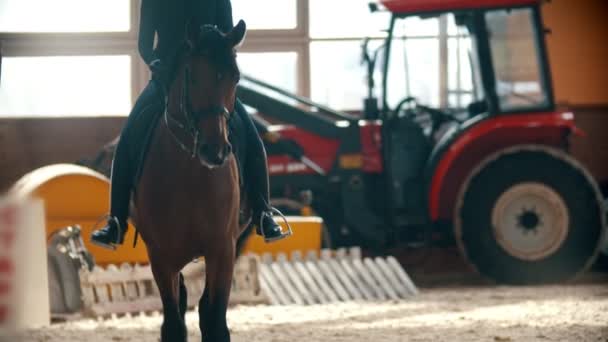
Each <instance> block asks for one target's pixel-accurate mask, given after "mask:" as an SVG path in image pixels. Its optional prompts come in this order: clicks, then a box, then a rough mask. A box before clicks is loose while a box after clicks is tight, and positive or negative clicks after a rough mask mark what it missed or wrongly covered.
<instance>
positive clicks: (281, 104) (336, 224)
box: [239, 0, 606, 284]
mask: <svg viewBox="0 0 608 342" xmlns="http://www.w3.org/2000/svg"><path fill="white" fill-rule="evenodd" d="M379 5H381V7H384V8H381V7H380V6H378V5H370V8H371V9H372V10H388V11H390V12H391V13H392V15H391V20H390V27H389V30H388V34H387V37H386V39H385V41H384V44H383V45H382V46H381V47H380V48H379V49H378V50H377V51H376V52H375V53H373V54H370V53H368V52H367V49H365V56H366V60H367V61H368V63H369V70H370V76H369V80H370V82H369V83H370V92H369V96H368V98H367V99H365V102H364V103H365V110H364V112H363V114H362V116H355V115H350V114H346V113H341V112H338V111H334V110H331V109H329V108H326V107H324V106H322V105H319V104H316V103H313V102H311V101H310V100H308V99H304V98H301V97H298V96H295V95H292V94H289V93H288V92H285V91H283V90H281V89H278V88H275V87H272V86H270V85H268V84H265V83H263V82H260V81H257V80H254V79H251V78H245V79H244V80H243V82H241V86H240V88H239V96H240V98H241V99H242V100H243V102H244V103H245V104H246V105H248V106H250V107H253V108H255V109H256V110H257V111H259V112H260V113H263V115H264V116H266V117H268V118H272V120H277V121H280V122H282V123H284V125H269V124H267V123H266V122H264V121H262V120H258V123H259V128H260V130H262V132H263V133H264V136H265V140H266V143H267V149H268V154H269V168H270V173H271V177H272V179H271V184H272V190H271V191H272V195H273V198H274V200H275V203H278V204H283V207H286V208H289V207H297V206H298V205H300V204H302V205H306V204H310V205H311V207H312V208H313V209H314V210H315V212H316V213H317V214H318V215H320V216H322V217H323V219H324V221H325V223H326V226H327V234H328V237H329V238H330V240H331V242H332V245H333V247H339V246H347V245H364V246H366V247H369V248H372V249H373V250H376V251H384V250H386V249H387V248H391V247H399V246H424V245H429V244H444V245H445V244H446V243H448V244H454V243H455V244H456V245H457V246H458V247H459V248H460V250H461V252H462V254H463V256H464V257H465V258H466V259H467V260H468V261H469V262H470V263H471V264H472V265H473V266H474V267H475V268H476V269H477V270H478V271H479V272H480V273H481V274H483V275H485V276H487V277H489V278H492V279H495V280H496V281H498V282H501V283H511V284H526V283H542V282H555V281H561V280H565V279H568V278H571V277H572V276H574V275H576V274H578V273H579V272H581V271H583V270H585V269H586V268H587V267H588V266H590V265H591V263H592V262H593V261H594V259H595V257H596V256H597V254H598V252H599V249H600V245H601V242H602V240H603V238H604V234H605V225H606V222H605V220H606V218H605V215H604V214H605V213H604V207H603V201H602V198H601V193H600V191H599V189H598V186H597V184H596V182H595V181H594V179H593V178H592V177H591V176H590V175H589V172H587V170H585V168H584V167H583V166H582V165H581V164H580V163H578V162H577V161H576V160H574V159H573V158H572V156H570V155H569V153H568V148H569V139H570V137H571V136H572V135H578V136H584V133H583V132H581V131H580V130H579V129H577V127H576V126H575V124H574V116H573V114H572V113H570V112H565V111H560V110H558V109H556V106H555V102H554V97H553V90H552V83H551V75H550V69H549V65H548V62H547V51H546V45H545V39H544V35H545V29H544V27H543V23H542V19H541V8H540V6H541V4H540V1H538V0H380V4H379ZM445 14H449V15H450V16H452V17H453V20H454V23H455V25H457V27H458V29H459V34H465V35H466V36H467V37H468V41H469V42H470V44H469V46H470V47H469V55H468V57H469V60H470V63H469V65H470V68H471V74H472V82H473V84H474V87H473V88H474V89H473V91H472V92H471V94H470V96H469V99H470V101H469V103H468V105H467V106H464V107H463V109H462V110H450V109H446V108H443V109H437V108H431V107H430V106H426V105H424V104H422V103H420V102H419V101H417V99H416V98H414V97H411V96H410V95H409V94H407V93H406V92H405V90H404V87H396V86H393V85H392V84H393V83H391V80H392V79H394V78H401V79H403V78H404V77H405V76H406V75H403V74H400V75H396V74H395V71H394V70H396V68H395V67H394V65H395V62H394V58H393V57H394V56H398V55H399V53H403V52H402V51H401V50H400V49H403V48H402V46H403V44H402V40H403V39H401V38H400V36H399V34H400V32H402V29H403V27H404V24H403V23H404V21H405V20H406V19H407V18H410V17H412V16H418V17H421V18H431V17H437V16H440V15H445ZM376 56H381V58H380V57H379V58H378V61H379V62H381V63H380V65H381V69H382V73H381V74H382V81H381V94H382V96H381V98H380V100H379V101H378V100H377V99H376V98H374V96H373V95H374V91H373V77H372V74H373V71H374V70H375V66H374V64H375V62H376V58H375V57H376ZM392 58H393V59H392ZM272 120H271V121H272ZM303 202H304V203H303ZM294 203H295V204H294Z"/></svg>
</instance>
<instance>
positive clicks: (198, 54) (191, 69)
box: [180, 20, 246, 168]
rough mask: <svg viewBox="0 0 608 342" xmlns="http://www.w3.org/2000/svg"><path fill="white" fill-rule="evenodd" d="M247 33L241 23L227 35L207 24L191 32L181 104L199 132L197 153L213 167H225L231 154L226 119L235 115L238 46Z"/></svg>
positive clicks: (196, 139)
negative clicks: (183, 96)
mask: <svg viewBox="0 0 608 342" xmlns="http://www.w3.org/2000/svg"><path fill="white" fill-rule="evenodd" d="M245 30H246V27H245V22H244V21H242V20H241V21H239V23H238V24H237V25H236V26H235V27H234V28H233V29H232V30H231V31H230V32H228V33H226V34H224V33H222V32H220V31H219V30H218V29H217V28H216V27H215V26H208V25H206V26H203V27H201V28H197V29H196V30H194V31H192V30H189V31H190V33H189V35H188V36H189V38H188V45H189V51H188V53H187V54H186V55H185V63H184V79H183V84H184V88H183V90H182V94H185V99H184V98H182V101H180V103H181V105H182V106H186V115H187V116H189V119H188V120H189V121H190V122H191V123H192V125H193V126H194V127H193V128H194V129H195V131H196V132H197V133H196V134H195V135H196V137H195V143H194V148H195V149H196V151H194V152H195V153H196V154H198V157H199V160H200V161H201V163H202V164H203V165H205V166H207V167H210V168H214V167H218V166H222V165H223V164H224V163H225V162H226V160H227V158H228V156H229V155H230V153H231V152H232V147H231V146H230V143H229V142H228V124H227V120H228V119H229V117H230V115H233V112H234V101H235V98H236V95H235V94H236V85H237V83H238V81H239V77H240V73H239V69H238V66H237V63H236V47H237V46H239V45H240V44H241V42H242V41H243V39H244V37H245Z"/></svg>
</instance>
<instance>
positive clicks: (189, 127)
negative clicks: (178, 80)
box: [161, 66, 230, 159]
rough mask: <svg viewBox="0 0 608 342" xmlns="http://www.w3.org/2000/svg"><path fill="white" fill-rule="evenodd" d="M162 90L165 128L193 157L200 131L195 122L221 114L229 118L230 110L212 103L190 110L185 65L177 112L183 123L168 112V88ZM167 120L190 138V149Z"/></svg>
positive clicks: (188, 75) (187, 72) (187, 73)
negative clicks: (202, 107) (208, 105)
mask: <svg viewBox="0 0 608 342" xmlns="http://www.w3.org/2000/svg"><path fill="white" fill-rule="evenodd" d="M161 89H162V92H163V97H164V100H165V110H164V114H163V116H164V119H165V125H166V126H167V130H168V131H169V133H170V134H171V136H172V137H173V140H175V142H176V143H177V144H178V146H179V147H180V148H181V149H182V150H183V151H184V152H186V153H188V154H190V158H192V159H194V157H195V156H196V153H197V151H198V145H199V141H200V136H201V132H200V130H199V129H198V128H197V127H196V125H195V123H197V122H199V121H200V120H202V119H203V118H204V117H208V116H214V115H222V116H224V117H225V118H226V119H229V118H230V112H229V111H228V109H227V108H226V107H225V106H220V105H214V106H211V107H209V108H206V109H205V110H199V111H194V110H192V103H191V101H190V68H189V67H188V66H186V67H185V68H184V77H183V81H182V92H181V96H180V101H179V113H181V114H182V116H183V117H184V118H185V120H186V123H185V124H184V123H183V122H182V121H180V120H178V119H176V118H174V117H173V116H172V115H171V114H170V113H169V90H166V89H165V88H164V87H161ZM169 122H171V123H173V124H174V125H175V126H177V127H178V128H179V129H180V130H182V131H183V132H185V133H186V134H187V135H188V136H190V138H191V139H192V140H193V143H192V149H190V148H188V146H187V145H186V143H184V142H183V141H182V140H181V139H180V138H179V137H178V136H177V135H176V134H175V132H173V130H172V129H171V125H170V124H169Z"/></svg>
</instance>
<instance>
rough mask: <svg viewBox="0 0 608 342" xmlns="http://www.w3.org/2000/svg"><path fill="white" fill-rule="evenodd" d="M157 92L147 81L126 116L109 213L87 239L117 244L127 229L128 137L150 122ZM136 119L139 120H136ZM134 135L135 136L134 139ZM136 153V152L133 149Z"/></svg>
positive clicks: (139, 136)
mask: <svg viewBox="0 0 608 342" xmlns="http://www.w3.org/2000/svg"><path fill="white" fill-rule="evenodd" d="M160 94H161V92H160V91H159V90H158V86H157V83H156V82H155V81H151V82H150V83H148V85H147V86H146V88H145V89H144V91H143V92H142V93H141V95H140V96H139V98H138V99H137V102H136V103H135V106H133V110H132V111H131V114H129V117H128V119H127V123H126V124H125V126H124V128H123V130H122V132H121V135H120V140H119V141H118V145H117V146H116V151H115V152H114V160H113V161H112V175H111V177H110V178H111V181H112V185H111V194H110V217H109V218H108V221H107V223H106V225H105V226H104V227H103V228H101V229H98V230H95V231H94V232H93V233H92V234H91V242H92V243H93V244H96V245H99V246H101V247H104V248H108V249H116V246H117V245H121V244H122V243H123V241H124V238H125V234H126V232H127V228H128V225H127V219H128V217H129V203H130V201H131V190H132V189H133V178H134V164H133V163H132V162H131V160H130V151H129V150H130V149H131V148H132V147H133V146H131V145H132V144H131V143H130V141H137V140H141V139H143V137H145V135H146V134H147V131H148V130H149V129H150V123H151V122H153V117H154V115H150V114H153V113H155V112H158V111H159V110H161V109H162V99H161V98H160V96H161V95H160ZM136 121H139V122H136ZM134 139H135V140H134ZM135 155H139V153H135Z"/></svg>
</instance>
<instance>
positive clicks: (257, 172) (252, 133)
mask: <svg viewBox="0 0 608 342" xmlns="http://www.w3.org/2000/svg"><path fill="white" fill-rule="evenodd" d="M235 111H236V113H237V114H238V115H239V117H240V118H241V120H242V121H243V126H244V127H243V128H244V132H245V138H246V141H247V156H246V157H245V160H244V162H243V171H244V177H245V178H246V181H245V184H246V186H247V193H248V194H249V198H250V199H251V205H252V209H253V222H254V224H255V225H256V226H257V229H256V231H257V233H258V234H260V235H262V236H264V239H265V240H266V241H267V242H270V241H276V240H280V239H282V238H284V237H286V236H287V235H285V234H283V232H282V231H281V226H279V225H278V224H277V223H276V222H275V221H274V219H273V218H272V207H271V206H270V204H269V203H270V193H269V192H270V190H269V185H268V183H269V182H268V164H267V160H266V150H265V149H264V144H263V143H262V139H260V136H259V134H258V131H257V129H256V128H255V126H254V124H253V122H252V121H251V118H250V117H249V115H248V114H247V111H246V109H245V107H244V106H243V104H242V103H241V102H240V101H239V100H238V99H237V101H236V104H235Z"/></svg>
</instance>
